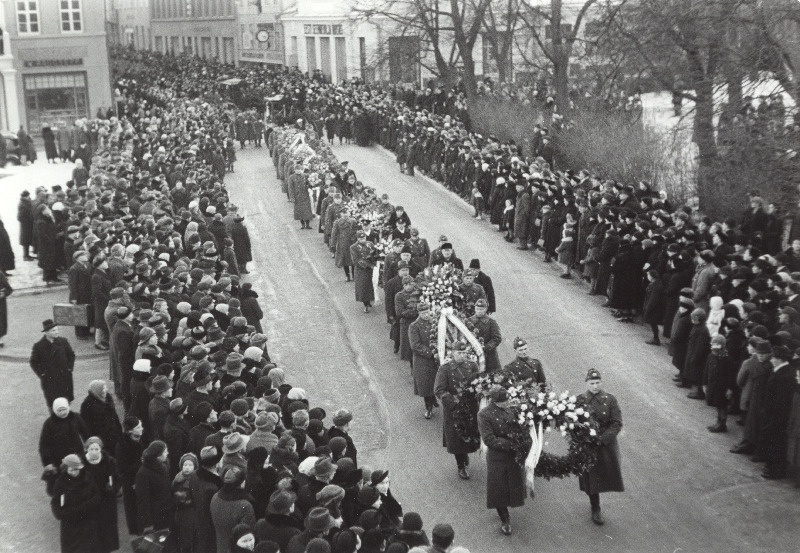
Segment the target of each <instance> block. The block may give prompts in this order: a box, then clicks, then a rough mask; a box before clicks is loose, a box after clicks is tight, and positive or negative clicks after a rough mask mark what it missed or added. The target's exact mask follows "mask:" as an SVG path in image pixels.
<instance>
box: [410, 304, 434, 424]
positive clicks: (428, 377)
mask: <svg viewBox="0 0 800 553" xmlns="http://www.w3.org/2000/svg"><path fill="white" fill-rule="evenodd" d="M417 313H418V314H419V317H418V318H417V320H416V321H414V322H413V323H411V324H410V325H408V342H409V345H410V346H411V351H412V352H413V359H412V361H411V375H412V376H413V377H414V395H417V396H421V397H422V398H424V400H425V418H430V413H431V412H432V411H433V408H434V407H436V405H437V403H438V402H437V401H436V395H435V394H434V384H435V383H436V371H437V370H438V368H439V362H438V358H437V357H436V348H435V347H433V346H432V345H431V333H432V332H434V331H435V326H436V322H435V321H434V319H433V311H432V310H431V306H430V304H429V303H427V302H424V301H421V302H419V303H417Z"/></svg>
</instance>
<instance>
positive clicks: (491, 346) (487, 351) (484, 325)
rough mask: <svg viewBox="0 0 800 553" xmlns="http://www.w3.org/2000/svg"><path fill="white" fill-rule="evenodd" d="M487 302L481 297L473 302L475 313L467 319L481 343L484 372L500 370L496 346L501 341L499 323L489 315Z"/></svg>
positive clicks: (468, 324)
mask: <svg viewBox="0 0 800 553" xmlns="http://www.w3.org/2000/svg"><path fill="white" fill-rule="evenodd" d="M488 312H489V302H488V301H487V300H485V299H483V298H480V299H478V301H476V302H475V315H473V316H472V317H470V318H469V319H467V326H468V327H469V328H470V330H472V333H473V334H474V335H475V337H476V338H477V339H478V340H479V341H480V342H481V344H482V345H483V355H484V361H485V363H486V372H490V373H491V372H495V371H499V370H500V356H499V355H498V353H497V346H499V345H500V343H501V342H502V341H503V336H502V335H501V334H500V325H498V324H497V321H495V320H494V319H493V318H491V317H490V316H489V313H488Z"/></svg>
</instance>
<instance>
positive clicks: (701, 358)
mask: <svg viewBox="0 0 800 553" xmlns="http://www.w3.org/2000/svg"><path fill="white" fill-rule="evenodd" d="M710 351H711V335H710V334H709V332H708V327H707V326H706V324H705V322H701V323H699V324H696V325H694V326H692V330H691V331H690V332H689V342H688V344H687V345H686V361H685V362H684V365H683V372H682V373H681V375H682V376H683V379H684V380H685V381H686V382H688V383H689V384H691V385H693V386H700V385H701V384H702V383H703V369H704V368H705V366H706V358H707V357H708V354H709V352H710Z"/></svg>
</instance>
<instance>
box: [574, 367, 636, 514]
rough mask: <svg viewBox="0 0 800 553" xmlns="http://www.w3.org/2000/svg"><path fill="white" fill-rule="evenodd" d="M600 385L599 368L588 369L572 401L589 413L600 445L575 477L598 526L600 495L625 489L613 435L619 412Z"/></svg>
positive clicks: (619, 422)
mask: <svg viewBox="0 0 800 553" xmlns="http://www.w3.org/2000/svg"><path fill="white" fill-rule="evenodd" d="M602 385H603V380H602V378H601V377H600V371H598V370H597V369H589V372H588V374H587V375H586V392H584V393H582V394H581V395H579V396H578V400H577V401H576V402H575V405H577V406H578V407H583V408H584V409H586V410H587V411H588V412H589V413H591V414H592V416H593V417H594V420H595V421H597V424H598V426H599V429H598V437H599V438H600V443H601V445H600V450H599V452H598V454H597V464H596V465H595V466H594V467H593V468H592V469H591V470H590V471H588V472H586V473H585V474H583V475H581V477H580V480H579V482H580V488H581V491H584V492H586V494H587V495H588V496H589V502H590V504H591V506H592V522H594V523H595V524H597V525H598V526H602V525H603V524H605V520H603V515H602V514H601V512H600V494H601V493H603V492H622V491H625V487H624V485H623V482H622V467H621V465H620V454H619V445H618V444H617V435H618V434H619V432H620V430H622V411H620V408H619V403H618V402H617V398H615V397H614V396H612V395H611V394H609V393H606V392H604V391H603V390H602Z"/></svg>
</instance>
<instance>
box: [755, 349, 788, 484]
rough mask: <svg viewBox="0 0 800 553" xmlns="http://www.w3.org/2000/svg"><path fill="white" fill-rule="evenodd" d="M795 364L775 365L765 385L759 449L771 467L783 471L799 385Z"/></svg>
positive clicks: (778, 472)
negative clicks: (793, 399)
mask: <svg viewBox="0 0 800 553" xmlns="http://www.w3.org/2000/svg"><path fill="white" fill-rule="evenodd" d="M795 370H796V369H795V367H792V366H791V365H789V364H786V365H783V366H782V367H781V368H779V369H778V370H777V371H775V370H774V369H773V371H772V372H771V374H770V375H769V377H768V378H767V382H766V385H765V389H764V409H763V412H762V416H761V428H760V434H759V443H758V451H759V453H761V455H763V456H764V457H765V458H766V460H767V470H772V471H774V472H776V473H777V474H779V475H781V474H782V473H783V471H784V469H785V467H786V450H787V446H788V437H789V436H788V430H789V416H790V413H791V409H792V397H793V395H794V387H795V376H794V375H795Z"/></svg>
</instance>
